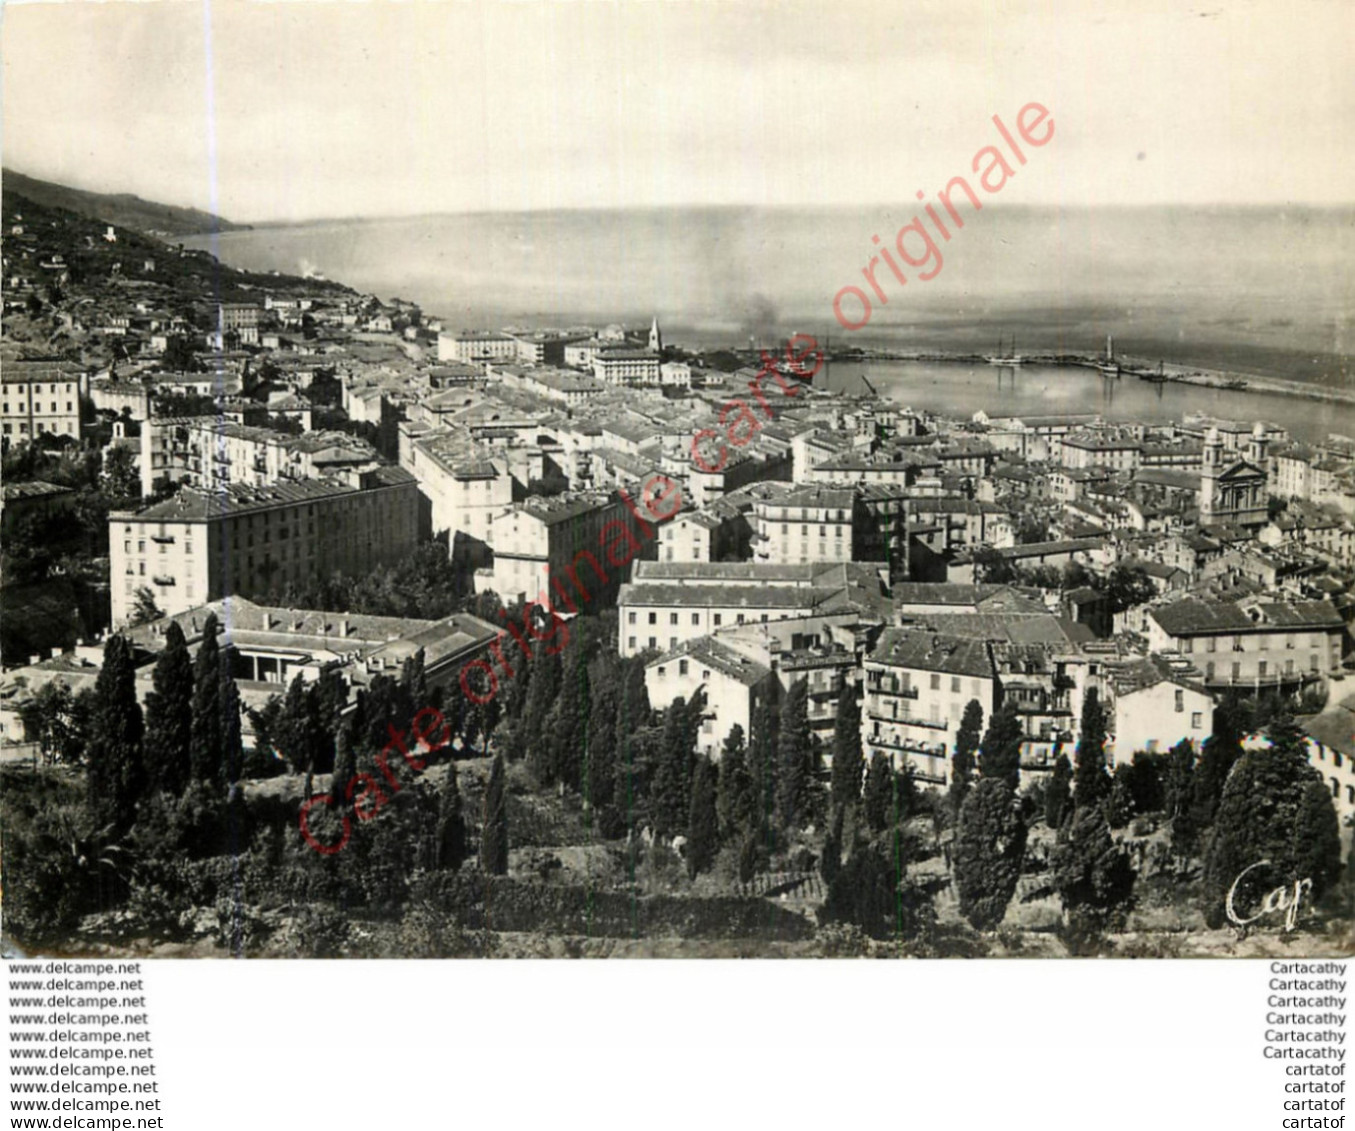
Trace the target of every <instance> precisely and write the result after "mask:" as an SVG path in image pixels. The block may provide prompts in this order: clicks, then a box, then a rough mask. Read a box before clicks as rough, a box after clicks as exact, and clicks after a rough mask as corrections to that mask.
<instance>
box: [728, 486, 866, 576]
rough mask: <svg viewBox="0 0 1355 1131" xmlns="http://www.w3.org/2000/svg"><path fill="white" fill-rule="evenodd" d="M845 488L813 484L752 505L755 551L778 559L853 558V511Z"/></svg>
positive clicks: (771, 559)
mask: <svg viewBox="0 0 1355 1131" xmlns="http://www.w3.org/2000/svg"><path fill="white" fill-rule="evenodd" d="M855 503H856V496H855V493H854V492H853V491H851V490H850V489H846V488H840V487H838V488H834V487H822V486H809V487H800V488H796V489H793V490H791V491H788V492H787V493H786V494H784V495H782V496H780V497H769V498H763V499H758V500H757V501H756V502H754V504H753V528H754V533H753V556H754V558H755V559H756V560H757V561H760V562H770V563H774V564H785V563H790V562H848V561H851V560H852V514H853V509H854V507H855Z"/></svg>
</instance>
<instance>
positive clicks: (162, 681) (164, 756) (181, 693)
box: [145, 621, 193, 797]
mask: <svg viewBox="0 0 1355 1131" xmlns="http://www.w3.org/2000/svg"><path fill="white" fill-rule="evenodd" d="M152 680H153V683H154V685H155V690H153V691H152V692H150V694H148V695H147V696H146V742H145V753H146V773H147V776H148V777H149V779H150V784H151V788H153V789H162V790H164V791H165V792H166V793H168V794H170V795H171V796H174V797H180V796H182V795H183V791H184V788H185V787H186V786H187V785H188V778H189V759H188V751H189V744H190V742H191V741H192V735H193V659H192V657H191V656H190V655H189V654H188V642H187V640H185V638H184V634H183V629H182V628H180V627H179V623H178V621H170V622H169V625H168V627H167V628H166V629H165V649H164V651H163V652H161V653H160V657H159V659H157V660H156V661H155V673H154V675H153V677H152Z"/></svg>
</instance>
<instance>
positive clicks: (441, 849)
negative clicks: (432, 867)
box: [437, 761, 466, 872]
mask: <svg viewBox="0 0 1355 1131" xmlns="http://www.w3.org/2000/svg"><path fill="white" fill-rule="evenodd" d="M465 859H466V819H465V817H464V816H462V813H461V789H460V787H459V786H458V784H457V780H456V763H455V762H450V761H449V762H448V763H447V776H446V777H445V778H444V779H443V782H442V790H441V793H440V794H439V796H438V827H437V866H438V867H439V868H445V869H447V870H448V871H452V872H454V871H456V870H457V869H458V868H460V867H461V862H462V861H463V860H465Z"/></svg>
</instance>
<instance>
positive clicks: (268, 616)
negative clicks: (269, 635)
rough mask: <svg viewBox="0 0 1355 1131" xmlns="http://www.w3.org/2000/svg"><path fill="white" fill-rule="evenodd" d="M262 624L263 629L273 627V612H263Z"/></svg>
mask: <svg viewBox="0 0 1355 1131" xmlns="http://www.w3.org/2000/svg"><path fill="white" fill-rule="evenodd" d="M263 626H264V628H265V629H269V628H272V627H273V614H272V613H264V615H263Z"/></svg>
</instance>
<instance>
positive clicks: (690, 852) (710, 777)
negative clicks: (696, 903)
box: [687, 756, 720, 879]
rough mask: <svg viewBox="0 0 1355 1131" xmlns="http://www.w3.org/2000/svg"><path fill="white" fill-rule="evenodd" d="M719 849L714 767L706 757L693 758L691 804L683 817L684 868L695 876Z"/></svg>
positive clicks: (704, 869)
mask: <svg viewBox="0 0 1355 1131" xmlns="http://www.w3.org/2000/svg"><path fill="white" fill-rule="evenodd" d="M719 851H720V824H719V818H718V816H717V815H716V812H715V767H714V766H713V765H712V764H711V761H710V759H709V758H706V757H704V756H703V757H700V758H697V760H696V769H695V770H694V771H693V773H692V804H691V812H690V814H689V815H688V820H687V872H688V874H689V875H690V876H691V877H692V879H695V878H696V877H697V875H698V874H700V873H701V872H704V871H707V870H708V869H709V868H710V866H711V864H712V863H713V862H714V861H715V855H716V853H718V852H719Z"/></svg>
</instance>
